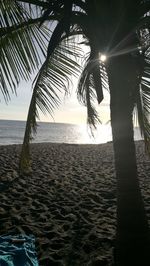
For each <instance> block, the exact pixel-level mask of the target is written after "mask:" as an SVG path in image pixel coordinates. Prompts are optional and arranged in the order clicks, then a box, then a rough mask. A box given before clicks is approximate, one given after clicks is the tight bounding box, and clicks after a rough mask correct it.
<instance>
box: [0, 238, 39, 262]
mask: <svg viewBox="0 0 150 266" xmlns="http://www.w3.org/2000/svg"><path fill="white" fill-rule="evenodd" d="M38 265H39V264H38V260H37V256H36V252H35V238H34V236H32V235H30V236H27V235H15V236H14V235H5V236H0V266H38Z"/></svg>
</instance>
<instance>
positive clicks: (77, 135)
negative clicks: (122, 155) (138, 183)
mask: <svg viewBox="0 0 150 266" xmlns="http://www.w3.org/2000/svg"><path fill="white" fill-rule="evenodd" d="M24 131H25V122H24V121H9V120H0V145H8V144H21V143H22V142H23V136H24ZM134 131H135V140H139V139H141V136H140V132H139V128H135V130H134ZM93 134H94V136H92V134H91V132H90V130H89V128H88V127H87V125H86V124H84V125H73V124H63V123H44V122H39V123H38V128H37V135H36V136H35V138H34V140H33V141H32V142H33V143H34V142H36V143H38V142H39V143H40V142H54V143H74V144H86V143H89V144H99V143H105V142H108V141H112V135H111V127H110V124H107V125H99V126H97V130H94V131H93Z"/></svg>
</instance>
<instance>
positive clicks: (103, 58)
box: [100, 54, 107, 62]
mask: <svg viewBox="0 0 150 266" xmlns="http://www.w3.org/2000/svg"><path fill="white" fill-rule="evenodd" d="M106 59H107V56H106V55H105V54H100V61H101V62H105V61H106Z"/></svg>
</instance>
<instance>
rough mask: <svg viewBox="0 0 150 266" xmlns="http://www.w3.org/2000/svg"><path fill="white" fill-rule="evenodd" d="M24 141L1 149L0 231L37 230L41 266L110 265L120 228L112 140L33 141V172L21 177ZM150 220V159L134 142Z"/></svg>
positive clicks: (0, 232) (2, 232)
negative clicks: (93, 142)
mask: <svg viewBox="0 0 150 266" xmlns="http://www.w3.org/2000/svg"><path fill="white" fill-rule="evenodd" d="M20 149H21V146H20V145H10V146H1V147H0V190H1V191H0V202H1V205H0V235H2V234H5V233H26V234H33V235H34V236H35V238H36V250H37V256H38V260H39V264H40V265H41V266H53V265H55V266H56V265H58V266H62V265H64V266H81V265H82V266H97V265H99V266H104V265H105V266H110V265H112V261H113V249H114V245H115V231H116V179H115V169H114V156H113V148H112V143H107V144H101V145H90V144H89V145H88V144H86V145H77V144H53V143H41V144H32V145H31V153H32V164H33V172H32V173H31V174H30V175H24V176H19V174H18V161H19V154H20ZM136 149H137V162H138V172H139V178H140V185H141V190H142V194H143V198H144V202H145V207H146V211H147V216H148V219H149V222H150V160H149V159H148V157H147V156H146V155H144V145H143V142H142V141H138V142H136Z"/></svg>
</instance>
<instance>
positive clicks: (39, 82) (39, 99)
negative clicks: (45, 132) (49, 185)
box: [20, 40, 80, 172]
mask: <svg viewBox="0 0 150 266" xmlns="http://www.w3.org/2000/svg"><path fill="white" fill-rule="evenodd" d="M77 56H79V49H77V48H76V49H75V47H74V45H73V44H72V42H69V41H68V42H67V43H66V42H65V41H64V40H63V41H62V42H61V43H60V44H59V45H58V46H57V47H56V48H55V50H54V51H53V54H51V56H50V57H49V58H48V57H47V58H46V60H45V62H44V64H43V65H42V68H41V69H40V71H39V74H38V76H37V78H36V80H35V85H34V89H33V95H32V99H31V103H30V107H29V113H28V118H27V123H26V130H25V136H24V142H23V145H22V152H21V158H20V171H21V172H26V171H29V170H30V150H29V143H30V140H32V139H33V137H34V135H35V133H36V127H37V123H36V119H37V118H39V110H40V111H42V112H43V113H44V114H46V113H49V114H50V115H51V116H53V112H54V110H55V108H58V107H59V105H60V102H61V99H60V96H61V94H62V93H64V92H65V93H68V91H69V86H70V82H71V81H70V78H69V77H71V76H72V75H75V76H77V75H79V74H80V67H79V65H78V63H77V62H76V60H75V58H76V57H77ZM58 59H59V60H58Z"/></svg>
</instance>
